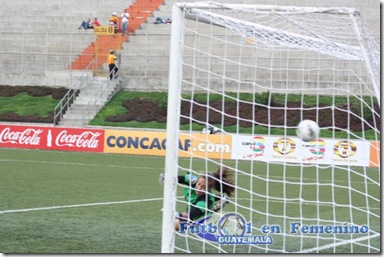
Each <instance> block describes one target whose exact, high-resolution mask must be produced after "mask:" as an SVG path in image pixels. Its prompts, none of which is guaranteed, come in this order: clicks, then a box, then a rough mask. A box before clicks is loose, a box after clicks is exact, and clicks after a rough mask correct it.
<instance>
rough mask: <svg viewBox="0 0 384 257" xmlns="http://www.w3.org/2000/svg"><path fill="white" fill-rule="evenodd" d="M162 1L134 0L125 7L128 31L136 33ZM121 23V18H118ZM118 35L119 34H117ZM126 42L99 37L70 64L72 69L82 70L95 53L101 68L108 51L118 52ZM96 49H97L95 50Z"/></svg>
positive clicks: (115, 37) (122, 38)
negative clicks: (127, 13)
mask: <svg viewBox="0 0 384 257" xmlns="http://www.w3.org/2000/svg"><path fill="white" fill-rule="evenodd" d="M163 2H164V0H136V1H135V2H134V3H133V4H132V5H130V6H127V9H128V12H129V14H130V20H129V23H128V24H129V25H128V29H129V32H130V33H132V32H133V31H136V30H137V29H138V28H139V27H140V25H141V24H142V23H143V22H145V21H146V19H147V18H148V17H150V16H151V15H152V13H153V12H154V11H155V10H156V9H158V7H159V5H161V4H162V3H163ZM119 23H121V18H119ZM118 33H119V32H118ZM126 40H127V37H126V36H122V37H119V36H99V37H97V39H96V41H95V42H94V43H92V44H90V45H89V46H88V47H87V48H86V49H85V50H84V51H83V52H82V54H81V56H79V58H77V59H76V60H75V61H74V62H73V63H72V64H71V68H72V69H84V68H85V67H86V65H87V63H90V62H91V60H92V58H93V56H91V54H94V53H97V55H100V58H98V60H97V67H98V68H99V67H101V66H102V64H103V63H105V61H106V57H107V55H108V53H109V50H110V49H114V50H119V49H120V48H121V45H122V44H123V42H125V41H126ZM96 48H97V49H96Z"/></svg>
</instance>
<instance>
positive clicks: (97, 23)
mask: <svg viewBox="0 0 384 257" xmlns="http://www.w3.org/2000/svg"><path fill="white" fill-rule="evenodd" d="M98 26H100V23H99V21H98V20H97V18H95V19H94V20H93V21H92V23H91V27H92V28H94V27H98Z"/></svg>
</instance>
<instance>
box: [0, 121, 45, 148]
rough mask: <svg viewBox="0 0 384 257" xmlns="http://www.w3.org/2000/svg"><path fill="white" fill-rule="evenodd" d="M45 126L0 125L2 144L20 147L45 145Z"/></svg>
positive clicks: (0, 142)
mask: <svg viewBox="0 0 384 257" xmlns="http://www.w3.org/2000/svg"><path fill="white" fill-rule="evenodd" d="M43 134H44V128H35V127H33V128H32V127H15V126H1V127H0V145H2V146H8V147H18V148H35V147H36V148H38V147H40V146H41V145H43V143H42V141H43V140H44V136H43Z"/></svg>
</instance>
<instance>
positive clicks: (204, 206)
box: [178, 174, 215, 220]
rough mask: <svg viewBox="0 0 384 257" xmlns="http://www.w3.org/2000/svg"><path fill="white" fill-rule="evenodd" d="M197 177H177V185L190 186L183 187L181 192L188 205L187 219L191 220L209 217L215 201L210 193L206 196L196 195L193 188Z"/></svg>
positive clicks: (187, 175)
mask: <svg viewBox="0 0 384 257" xmlns="http://www.w3.org/2000/svg"><path fill="white" fill-rule="evenodd" d="M197 180H198V177H196V176H193V175H190V174H185V176H179V177H178V181H179V183H182V184H185V185H188V186H189V185H191V188H190V187H185V188H184V190H183V194H184V198H185V200H186V201H187V202H188V203H189V208H190V210H189V211H188V210H187V213H189V218H190V219H191V220H197V219H198V218H200V217H202V216H204V215H205V214H207V215H211V214H212V211H211V210H209V208H210V207H211V205H212V203H213V202H214V201H215V196H214V195H213V194H211V193H208V194H207V195H202V196H198V195H196V190H195V186H196V183H197Z"/></svg>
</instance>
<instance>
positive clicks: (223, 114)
mask: <svg viewBox="0 0 384 257" xmlns="http://www.w3.org/2000/svg"><path fill="white" fill-rule="evenodd" d="M170 49H171V50H170V51H171V52H170V72H169V91H168V92H169V93H168V103H167V106H168V107H167V108H168V114H167V141H166V161H165V173H164V175H165V176H164V203H163V217H162V239H161V240H162V249H161V251H162V252H163V253H173V252H179V253H222V252H224V253H379V252H381V243H380V242H381V238H380V237H381V236H380V233H381V231H380V224H381V220H380V206H381V203H380V193H381V189H380V138H381V135H380V131H381V117H380V50H379V43H378V41H377V39H376V38H375V37H374V35H373V34H372V32H371V31H370V29H369V27H368V26H367V24H366V23H365V22H364V20H363V18H362V17H361V16H360V14H359V12H357V11H356V10H355V9H353V8H345V7H340V8H326V7H324V8H308V7H293V6H268V5H246V4H241V5H240V4H223V3H215V2H196V3H176V4H175V5H174V6H173V14H172V33H171V46H170ZM304 119H310V120H313V121H315V122H316V123H317V124H318V125H319V126H320V136H319V138H317V139H314V140H312V141H309V142H304V141H302V140H301V139H300V138H298V137H297V136H296V133H295V130H296V128H297V125H298V123H299V122H300V121H301V120H304ZM210 126H213V127H214V128H215V130H212V131H214V133H212V134H209V133H206V131H209V130H208V129H207V128H208V127H210ZM203 130H204V133H201V131H203ZM216 132H217V133H216ZM218 167H222V168H228V169H229V170H231V171H232V172H233V185H234V187H235V193H234V195H233V196H231V197H227V204H226V205H225V206H222V208H221V209H220V210H218V211H211V210H203V211H202V213H203V214H202V216H201V217H199V218H198V219H196V220H193V221H189V222H188V223H186V224H185V226H182V229H179V230H176V229H175V216H176V215H177V213H179V212H186V213H188V211H189V210H191V208H192V207H194V205H195V203H192V202H191V200H189V201H188V199H186V197H184V195H191V194H192V193H193V192H195V190H196V188H195V185H194V184H192V182H191V181H189V182H188V183H184V184H183V183H180V181H178V176H184V175H186V174H188V176H195V177H196V178H198V177H199V176H203V177H204V176H207V175H208V174H211V173H213V172H214V171H215V170H216V169H217V168H218ZM220 179H222V178H220ZM206 193H207V194H206V196H205V197H206V198H205V199H206V200H207V199H208V196H209V195H210V194H212V195H213V194H215V195H216V196H222V195H224V191H223V186H222V187H221V189H220V190H219V191H218V190H216V191H215V190H213V191H212V192H206ZM195 207H196V206H195ZM209 208H211V207H209V206H207V209H209Z"/></svg>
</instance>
